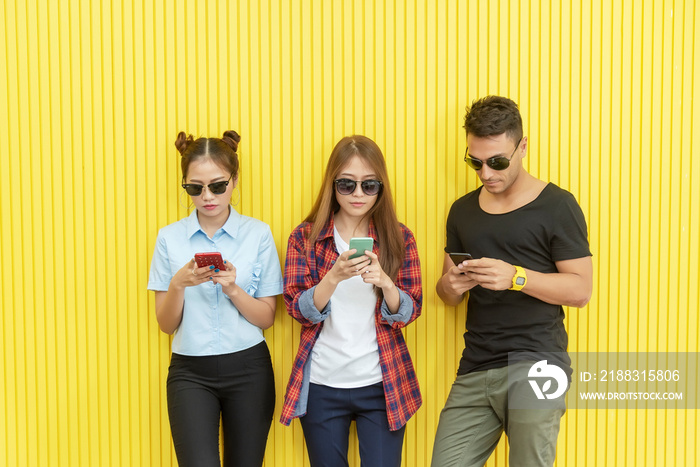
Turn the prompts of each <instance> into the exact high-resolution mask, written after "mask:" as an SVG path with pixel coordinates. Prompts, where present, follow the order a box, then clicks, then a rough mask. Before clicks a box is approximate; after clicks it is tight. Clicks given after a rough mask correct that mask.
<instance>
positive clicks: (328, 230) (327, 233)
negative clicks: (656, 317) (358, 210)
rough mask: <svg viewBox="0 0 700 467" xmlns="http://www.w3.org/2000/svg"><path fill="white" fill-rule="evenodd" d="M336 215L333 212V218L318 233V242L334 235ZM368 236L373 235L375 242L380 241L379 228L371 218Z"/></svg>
mask: <svg viewBox="0 0 700 467" xmlns="http://www.w3.org/2000/svg"><path fill="white" fill-rule="evenodd" d="M334 216H335V214H333V213H331V218H330V219H329V221H328V224H327V225H326V226H325V227H324V228H323V229H322V230H321V232H319V234H318V239H317V240H316V241H317V242H318V241H321V240H324V239H326V238H328V237H333V227H334V226H335V221H334ZM368 236H369V237H372V238H373V239H374V242H375V243H379V238H378V237H377V229H375V227H374V220H373V219H370V220H369V233H368Z"/></svg>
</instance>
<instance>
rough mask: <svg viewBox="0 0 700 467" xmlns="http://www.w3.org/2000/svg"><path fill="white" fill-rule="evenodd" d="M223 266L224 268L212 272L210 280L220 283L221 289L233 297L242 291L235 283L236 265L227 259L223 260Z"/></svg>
mask: <svg viewBox="0 0 700 467" xmlns="http://www.w3.org/2000/svg"><path fill="white" fill-rule="evenodd" d="M224 266H226V270H224V271H219V272H216V273H214V275H213V276H212V280H213V281H214V283H215V284H221V291H222V292H224V293H225V294H226V295H227V296H228V297H229V298H233V297H235V296H236V295H238V294H239V293H240V292H241V291H242V289H241V288H240V286H238V284H236V267H235V266H234V265H233V263H231V262H229V261H224Z"/></svg>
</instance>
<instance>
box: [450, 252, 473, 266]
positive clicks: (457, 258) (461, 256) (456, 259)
mask: <svg viewBox="0 0 700 467" xmlns="http://www.w3.org/2000/svg"><path fill="white" fill-rule="evenodd" d="M448 254H449V255H450V258H452V262H453V263H455V266H459V265H460V264H461V263H462V261H468V260H470V259H474V258H472V255H470V254H469V253H448Z"/></svg>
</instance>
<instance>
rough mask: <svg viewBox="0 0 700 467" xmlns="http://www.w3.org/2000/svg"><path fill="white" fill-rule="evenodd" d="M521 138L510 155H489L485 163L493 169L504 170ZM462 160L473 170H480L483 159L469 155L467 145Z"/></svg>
mask: <svg viewBox="0 0 700 467" xmlns="http://www.w3.org/2000/svg"><path fill="white" fill-rule="evenodd" d="M522 140H523V138H522V137H521V138H520V139H519V140H518V142H517V143H516V144H515V149H513V153H512V154H511V155H510V157H505V156H493V157H489V158H488V159H486V165H488V166H489V167H491V168H492V169H493V170H505V169H507V168H508V167H509V166H510V160H511V159H512V158H513V156H514V155H515V151H517V150H518V148H519V147H520V142H521V141H522ZM464 162H466V163H467V164H468V165H469V167H471V168H472V169H474V170H481V168H482V167H483V166H484V161H481V160H479V159H475V158H474V157H471V156H470V155H469V148H468V147H467V150H466V151H465V153H464Z"/></svg>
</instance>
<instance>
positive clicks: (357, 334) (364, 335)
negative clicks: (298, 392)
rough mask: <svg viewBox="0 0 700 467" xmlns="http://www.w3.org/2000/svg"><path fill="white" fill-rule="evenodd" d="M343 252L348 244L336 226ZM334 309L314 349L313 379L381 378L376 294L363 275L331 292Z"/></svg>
mask: <svg viewBox="0 0 700 467" xmlns="http://www.w3.org/2000/svg"><path fill="white" fill-rule="evenodd" d="M333 233H334V236H335V245H336V248H337V249H338V253H340V254H342V253H344V252H346V251H347V250H348V248H349V246H348V244H347V243H345V241H343V239H342V238H341V237H340V235H339V234H338V231H337V230H336V229H334V232H333ZM330 303H331V312H330V315H328V318H326V320H325V321H324V322H323V329H321V333H320V334H319V336H318V339H317V340H316V344H315V345H314V348H313V349H312V351H311V370H310V375H309V377H310V381H311V382H312V383H314V384H322V385H324V386H330V387H334V388H360V387H364V386H370V385H372V384H375V383H378V382H380V381H381V380H382V369H381V367H380V365H379V348H378V346H377V329H376V328H375V325H374V309H375V307H376V305H377V296H376V295H375V294H374V290H373V286H372V284H366V283H365V282H364V281H363V280H362V277H361V276H355V277H351V278H350V279H346V280H344V281H342V282H341V283H340V284H338V286H337V287H336V288H335V292H333V295H332V296H331V300H330Z"/></svg>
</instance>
